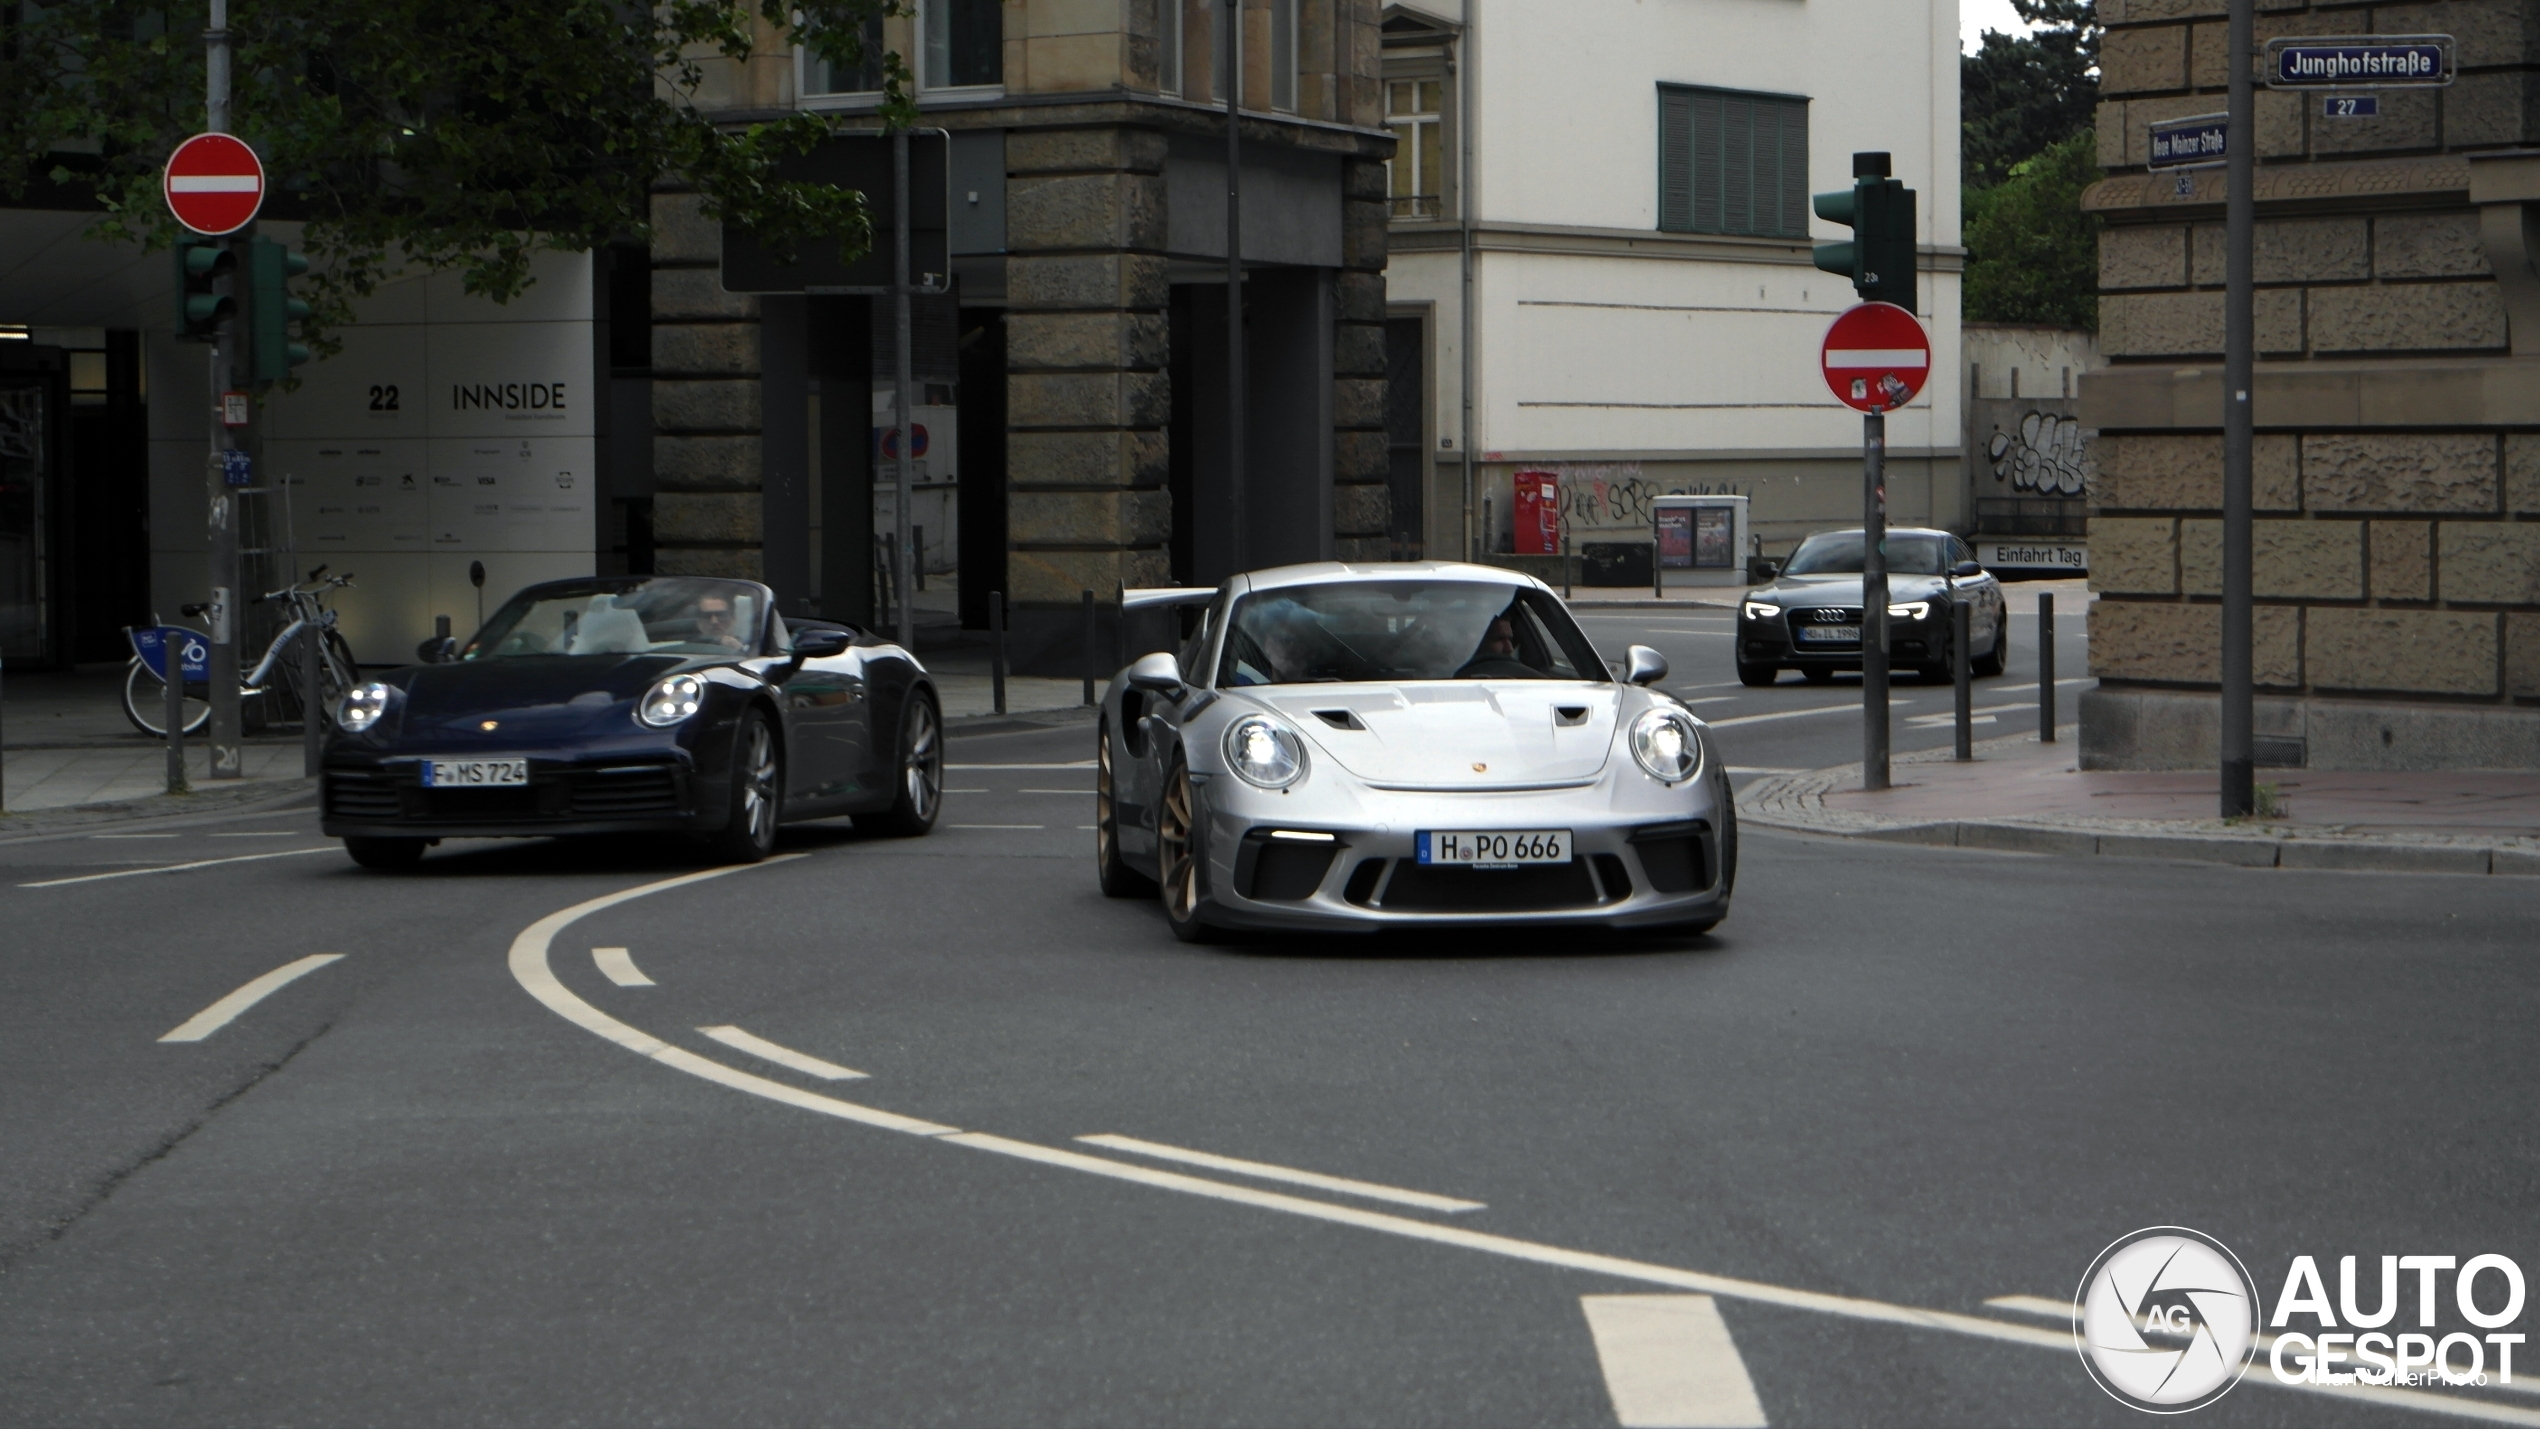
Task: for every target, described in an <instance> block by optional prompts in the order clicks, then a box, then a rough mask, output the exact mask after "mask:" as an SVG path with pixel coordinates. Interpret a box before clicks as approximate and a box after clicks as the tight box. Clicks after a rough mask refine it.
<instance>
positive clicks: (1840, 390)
mask: <svg viewBox="0 0 2540 1429" xmlns="http://www.w3.org/2000/svg"><path fill="white" fill-rule="evenodd" d="M1818 365H1819V367H1820V368H1821V370H1823V372H1824V373H1825V378H1826V387H1827V389H1828V390H1830V391H1832V392H1833V393H1834V395H1835V397H1836V398H1837V399H1838V400H1839V401H1841V402H1842V403H1843V405H1845V406H1847V407H1851V408H1853V409H1855V410H1857V411H1862V412H1892V411H1894V410H1896V409H1897V408H1899V407H1902V406H1904V405H1905V404H1906V403H1908V402H1910V401H1912V400H1914V394H1915V393H1917V392H1920V391H1922V390H1923V382H1924V380H1925V379H1927V378H1928V377H1930V376H1931V335H1930V334H1929V333H1926V332H1924V331H1923V325H1922V323H1921V321H1920V320H1918V319H1917V318H1915V316H1914V315H1913V314H1912V313H1909V312H1907V311H1905V310H1904V309H1903V308H1900V307H1898V306H1896V305H1895V304H1894V303H1859V304H1856V305H1854V306H1852V307H1849V308H1846V309H1844V310H1843V312H1842V313H1841V314H1840V315H1839V316H1837V317H1836V318H1835V320H1834V322H1833V323H1832V324H1830V325H1829V326H1828V327H1827V328H1826V336H1825V341H1824V342H1823V343H1822V344H1820V345H1819V348H1818Z"/></svg>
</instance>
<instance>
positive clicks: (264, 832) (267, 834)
mask: <svg viewBox="0 0 2540 1429" xmlns="http://www.w3.org/2000/svg"><path fill="white" fill-rule="evenodd" d="M295 832H297V830H293V829H256V830H253V831H252V832H246V833H230V834H212V835H210V836H209V837H212V838H216V839H287V838H289V837H291V836H292V835H293V834H294V833H295Z"/></svg>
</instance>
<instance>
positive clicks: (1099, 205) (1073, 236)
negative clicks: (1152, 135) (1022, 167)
mask: <svg viewBox="0 0 2540 1429" xmlns="http://www.w3.org/2000/svg"><path fill="white" fill-rule="evenodd" d="M1005 203H1006V209H1005V224H1006V241H1007V242H1008V243H1009V244H1011V245H1012V246H1013V247H1014V248H1015V249H1016V250H1018V251H1023V252H1029V251H1031V250H1034V249H1047V248H1150V249H1151V248H1161V247H1163V246H1164V180H1163V179H1162V178H1160V177H1157V176H1153V175H1144V174H1060V175H1055V176H1051V177H1045V178H1017V179H1014V180H1012V181H1010V182H1008V183H1007V185H1006V196H1005Z"/></svg>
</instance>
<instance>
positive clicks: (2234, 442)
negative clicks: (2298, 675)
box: [2222, 0, 2258, 819]
mask: <svg viewBox="0 0 2540 1429" xmlns="http://www.w3.org/2000/svg"><path fill="white" fill-rule="evenodd" d="M2255 10H2256V4H2255V0H2231V12H2230V66H2231V77H2230V83H2231V88H2230V99H2229V101H2228V103H2229V106H2230V114H2231V127H2230V130H2229V133H2230V136H2231V137H2230V140H2229V147H2228V148H2226V149H2225V150H2224V154H2223V157H2224V164H2225V167H2224V170H2223V172H2224V174H2225V176H2226V184H2225V191H2224V197H2223V245H2224V249H2225V254H2224V258H2223V548H2222V589H2223V597H2222V816H2223V817H2224V818H2226V819H2232V818H2245V817H2247V816H2248V815H2249V814H2251V813H2252V812H2254V811H2255V810H2256V808H2257V787H2256V762H2257V761H2256V747H2255V746H2256V739H2255V725H2256V716H2257V711H2256V708H2255V705H2256V699H2255V688H2254V686H2255V683H2256V681H2255V673H2256V665H2257V658H2256V657H2257V650H2256V634H2255V631H2254V629H2253V623H2254V621H2255V620H2256V612H2255V610H2254V609H2253V608H2252V607H2253V604H2254V601H2253V598H2252V594H2251V590H2250V584H2251V582H2250V568H2251V563H2252V553H2251V549H2250V546H2251V535H2252V527H2253V522H2252V519H2251V512H2250V507H2251V505H2252V497H2251V492H2250V470H2249V460H2250V452H2249V448H2250V444H2251V432H2252V429H2253V427H2254V424H2255V416H2254V414H2253V413H2252V411H2251V410H2250V406H2249V388H2250V385H2251V378H2252V376H2253V375H2254V370H2255V367H2256V356H2257V353H2256V348H2257V322H2256V315H2255V313H2254V312H2253V311H2252V307H2251V288H2252V286H2253V282H2254V279H2255V272H2254V270H2255V267H2256V265H2255V263H2254V261H2253V260H2252V256H2251V248H2252V244H2253V240H2254V238H2255V235H2256V230H2257V207H2256V197H2257V196H2256V193H2255V192H2254V189H2253V187H2252V186H2253V184H2254V182H2255V180H2256V178H2257V148H2258V146H2257V143H2256V139H2257V115H2256V106H2255V104H2253V103H2252V98H2253V96H2252V94H2251V92H2250V76H2249V69H2250V64H2251V61H2252V59H2253V51H2254V50H2255V49H2256V48H2257V45H2256V38H2255V33H2254V32H2255V30H2256V23H2255V17H2254V12H2255Z"/></svg>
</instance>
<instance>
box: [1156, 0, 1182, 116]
mask: <svg viewBox="0 0 2540 1429" xmlns="http://www.w3.org/2000/svg"><path fill="white" fill-rule="evenodd" d="M1182 3H1183V0H1155V87H1156V88H1157V89H1158V90H1160V91H1162V92H1163V93H1166V94H1180V93H1181V92H1182Z"/></svg>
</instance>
